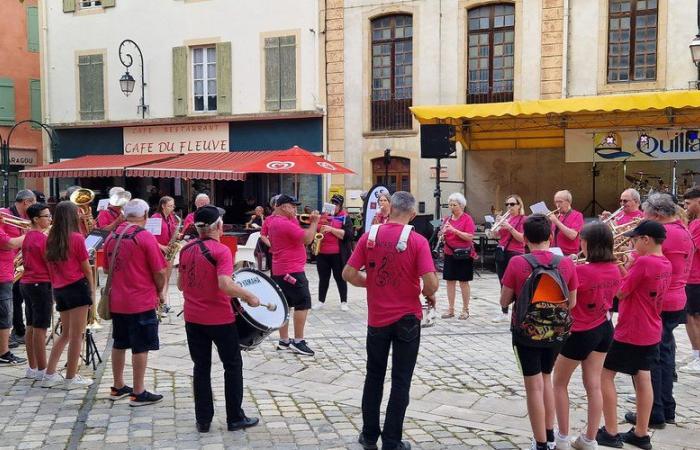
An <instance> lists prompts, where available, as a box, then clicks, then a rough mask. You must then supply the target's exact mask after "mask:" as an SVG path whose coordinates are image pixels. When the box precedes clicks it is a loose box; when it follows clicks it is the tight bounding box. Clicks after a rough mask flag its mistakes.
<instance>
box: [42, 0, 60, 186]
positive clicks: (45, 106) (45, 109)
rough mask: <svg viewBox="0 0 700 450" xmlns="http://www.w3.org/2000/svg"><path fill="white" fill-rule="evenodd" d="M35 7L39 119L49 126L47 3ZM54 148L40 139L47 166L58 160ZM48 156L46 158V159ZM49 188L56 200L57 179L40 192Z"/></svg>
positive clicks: (46, 183) (43, 159) (47, 183)
mask: <svg viewBox="0 0 700 450" xmlns="http://www.w3.org/2000/svg"><path fill="white" fill-rule="evenodd" d="M37 6H38V7H39V8H40V11H41V15H40V17H41V42H40V47H39V48H40V50H41V53H40V54H39V55H40V58H41V61H40V63H39V79H40V80H41V81H40V86H41V114H42V116H43V117H41V119H39V120H40V121H41V122H42V123H45V124H49V125H50V124H51V108H50V105H51V102H50V100H49V98H50V97H49V93H50V92H51V89H50V86H49V80H50V79H51V77H50V76H49V70H50V67H51V64H50V63H49V55H50V52H49V25H48V23H49V8H50V6H49V2H46V1H39V2H37ZM56 150H57V149H56V148H55V147H54V145H52V144H51V143H49V145H48V151H47V146H46V145H45V144H44V140H43V139H42V155H43V157H42V161H43V163H44V164H47V162H56V161H57V160H58V155H56V154H54V152H56ZM47 156H48V158H47ZM47 186H48V188H49V196H55V198H58V178H56V179H54V182H53V183H51V182H50V181H44V187H43V188H42V190H43V191H44V192H46V188H47Z"/></svg>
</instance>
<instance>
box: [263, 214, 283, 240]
mask: <svg viewBox="0 0 700 450" xmlns="http://www.w3.org/2000/svg"><path fill="white" fill-rule="evenodd" d="M280 217H281V216H279V215H277V214H271V215H269V216H267V217H265V219H264V220H263V224H262V227H260V236H265V237H269V236H270V224H271V223H272V222H274V221H275V220H277V219H278V218H280Z"/></svg>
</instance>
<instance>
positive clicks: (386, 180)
mask: <svg viewBox="0 0 700 450" xmlns="http://www.w3.org/2000/svg"><path fill="white" fill-rule="evenodd" d="M698 1H700V0H698ZM389 165H391V149H390V148H387V149H386V150H384V183H386V187H387V188H388V189H389V191H391V186H390V185H389Z"/></svg>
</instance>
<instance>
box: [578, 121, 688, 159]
mask: <svg viewBox="0 0 700 450" xmlns="http://www.w3.org/2000/svg"><path fill="white" fill-rule="evenodd" d="M594 157H595V161H598V162H606V161H613V162H614V161H671V160H676V159H700V137H699V136H698V130H686V129H680V128H669V129H663V130H639V131H614V130H566V162H591V161H593V158H594Z"/></svg>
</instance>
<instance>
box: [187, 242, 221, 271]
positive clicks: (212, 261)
mask: <svg viewBox="0 0 700 450" xmlns="http://www.w3.org/2000/svg"><path fill="white" fill-rule="evenodd" d="M210 239H211V238H204V239H196V240H194V241H192V242H190V243H188V244H187V245H185V247H183V249H182V250H181V252H185V251H188V250H189V249H190V248H192V247H194V246H195V245H197V246H198V247H199V250H200V251H201V252H202V256H204V258H206V260H207V261H209V263H210V264H211V265H212V266H214V267H216V259H215V258H214V256H212V254H211V252H210V251H209V248H207V246H206V245H205V244H204V241H208V240H210Z"/></svg>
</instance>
